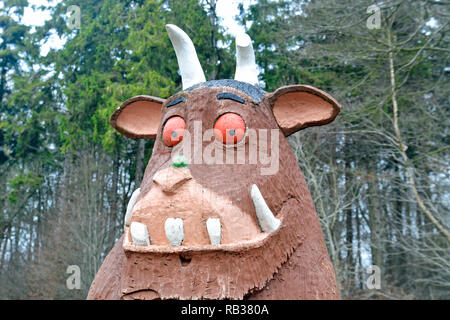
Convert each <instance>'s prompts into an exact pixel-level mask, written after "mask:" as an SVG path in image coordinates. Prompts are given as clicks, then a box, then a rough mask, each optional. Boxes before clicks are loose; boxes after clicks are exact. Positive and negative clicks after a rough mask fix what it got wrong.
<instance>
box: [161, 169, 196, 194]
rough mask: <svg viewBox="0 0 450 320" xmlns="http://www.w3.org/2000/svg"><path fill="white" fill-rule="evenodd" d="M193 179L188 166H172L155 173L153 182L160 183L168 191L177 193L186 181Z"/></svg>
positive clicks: (163, 189)
mask: <svg viewBox="0 0 450 320" xmlns="http://www.w3.org/2000/svg"><path fill="white" fill-rule="evenodd" d="M190 179H192V176H191V173H190V171H189V169H188V168H175V167H173V166H170V167H168V168H165V169H163V170H160V171H158V172H156V173H155V175H154V176H153V182H154V183H156V184H157V185H159V186H160V187H161V189H162V191H164V192H166V193H175V191H176V190H177V189H178V188H179V187H181V186H182V185H183V184H184V183H185V182H186V181H188V180H190Z"/></svg>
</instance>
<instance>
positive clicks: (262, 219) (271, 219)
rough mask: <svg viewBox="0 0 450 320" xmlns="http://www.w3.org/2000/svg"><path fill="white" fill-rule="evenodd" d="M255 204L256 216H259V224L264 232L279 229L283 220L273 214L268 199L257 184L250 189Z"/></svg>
mask: <svg viewBox="0 0 450 320" xmlns="http://www.w3.org/2000/svg"><path fill="white" fill-rule="evenodd" d="M250 196H251V197H252V200H253V204H254V205H255V211H256V217H257V218H258V222H259V226H260V227H261V230H262V231H263V232H273V231H275V230H277V229H278V228H279V227H280V225H281V221H280V220H279V219H277V218H275V216H274V215H273V213H272V211H270V208H269V207H268V206H267V203H266V200H264V197H263V196H262V194H261V191H259V189H258V187H257V186H256V184H254V185H252V188H251V190H250Z"/></svg>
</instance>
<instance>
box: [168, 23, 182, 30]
mask: <svg viewBox="0 0 450 320" xmlns="http://www.w3.org/2000/svg"><path fill="white" fill-rule="evenodd" d="M177 28H178V27H177V26H176V25H174V24H170V23H169V24H166V30H167V31H174V30H176V29H177ZM178 29H179V28H178Z"/></svg>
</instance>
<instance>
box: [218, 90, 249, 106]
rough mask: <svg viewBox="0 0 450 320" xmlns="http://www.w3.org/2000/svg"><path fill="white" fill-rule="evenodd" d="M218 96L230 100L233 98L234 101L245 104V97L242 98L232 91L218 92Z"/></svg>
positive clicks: (220, 98)
mask: <svg viewBox="0 0 450 320" xmlns="http://www.w3.org/2000/svg"><path fill="white" fill-rule="evenodd" d="M216 98H217V100H223V99H229V100H233V101H236V102H239V103H242V104H245V100H244V99H242V98H241V97H239V96H237V95H235V94H234V93H231V92H221V93H219V94H217V96H216Z"/></svg>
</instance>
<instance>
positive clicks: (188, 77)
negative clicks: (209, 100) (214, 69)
mask: <svg viewBox="0 0 450 320" xmlns="http://www.w3.org/2000/svg"><path fill="white" fill-rule="evenodd" d="M166 30H167V32H168V33H169V37H170V41H172V45H173V48H174V49H175V53H176V55H177V60H178V67H179V68H180V72H181V80H182V82H183V90H184V89H187V88H189V87H192V86H193V85H196V84H197V83H201V82H205V81H206V78H205V74H204V73H203V69H202V66H201V65H200V61H198V57H197V52H196V51H195V47H194V44H193V43H192V40H191V39H190V38H189V36H188V35H187V34H186V33H185V32H184V31H183V30H181V29H180V28H178V27H177V26H175V25H173V24H166Z"/></svg>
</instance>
